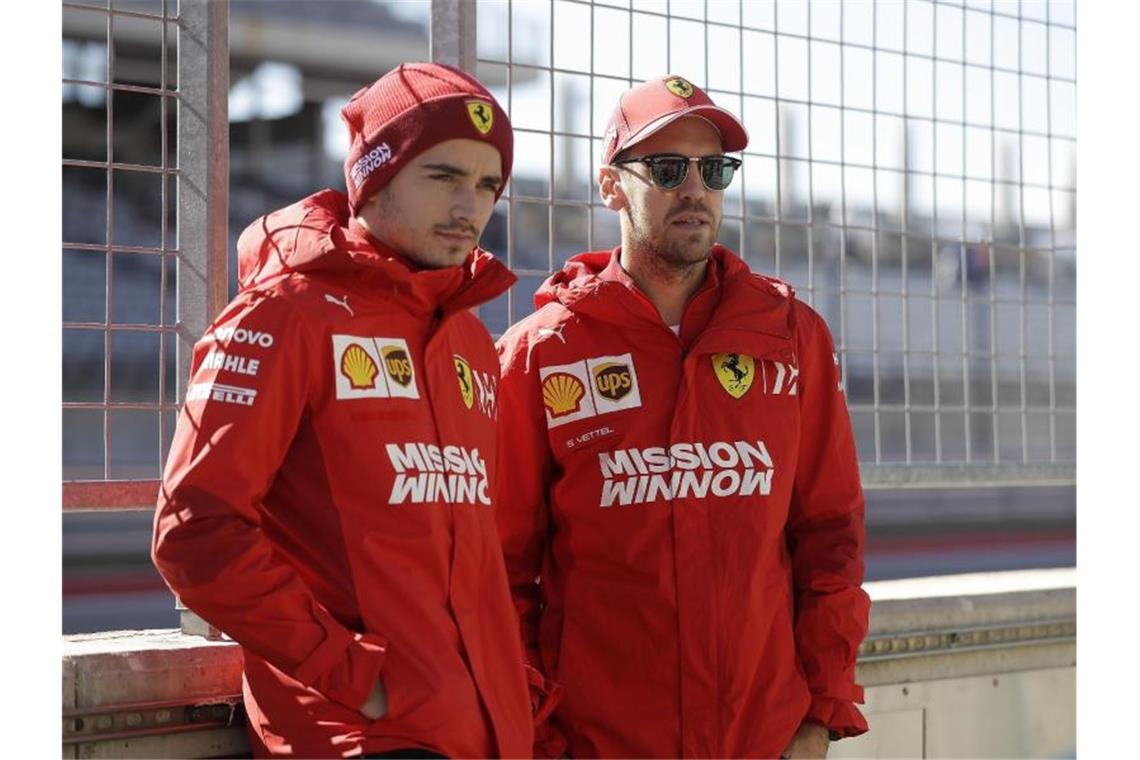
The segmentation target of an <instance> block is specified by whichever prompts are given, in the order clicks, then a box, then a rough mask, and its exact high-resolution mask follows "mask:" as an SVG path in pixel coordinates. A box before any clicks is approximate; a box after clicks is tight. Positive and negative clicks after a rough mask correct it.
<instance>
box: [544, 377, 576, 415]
mask: <svg viewBox="0 0 1140 760" xmlns="http://www.w3.org/2000/svg"><path fill="white" fill-rule="evenodd" d="M585 395H586V389H585V388H583V387H582V382H581V380H579V379H578V378H577V377H575V376H574V375H571V374H568V373H566V372H552V373H551V374H549V375H547V377H546V379H545V380H543V381H542V403H543V404H544V405H545V406H546V409H547V411H548V412H549V413H550V416H551V417H554V418H558V417H565V416H566V415H570V414H574V413H575V412H579V411H581V409H582V397H583V396H585Z"/></svg>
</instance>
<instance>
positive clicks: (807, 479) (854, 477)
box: [787, 302, 871, 736]
mask: <svg viewBox="0 0 1140 760" xmlns="http://www.w3.org/2000/svg"><path fill="white" fill-rule="evenodd" d="M796 309H797V310H796V314H797V328H796V332H797V336H796V338H797V340H796V342H797V363H798V364H799V368H800V379H799V384H798V395H799V397H800V399H799V403H800V419H801V433H800V450H799V462H798V465H797V468H796V479H795V487H794V490H793V494H792V502H791V507H790V511H789V515H788V525H787V540H788V548H789V551H790V554H791V559H792V571H793V574H794V587H795V599H796V617H795V637H796V650H797V654H798V655H799V659H800V663H801V665H802V666H803V669H804V673H805V674H806V676H807V679H808V685H809V687H810V689H811V692H812V703H811V708H810V710H809V712H808V715H807V719H808V720H814V721H816V722H818V723H821V724H823V725H824V726H826V727H827V728H829V729H831V730H833V731H836V732H838V733H839V735H840V736H857V735H859V734H861V733H864V732H865V731H866V730H867V721H866V719H864V717H863V715H862V713H860V711H859V709H858V708H857V707H855V703H856V702H859V703H862V701H863V689H862V687H860V686H859V685H858V684H856V683H855V660H856V655H857V652H858V649H859V644H860V643H862V641H863V638H864V637H865V636H866V635H867V626H868V621H869V616H870V609H871V602H870V599H869V597H868V596H867V594H866V592H864V591H863V589H862V587H861V586H862V583H863V547H864V543H865V532H864V527H863V489H862V486H861V485H860V481H859V463H858V459H857V458H856V453H855V442H854V439H853V436H852V433H851V421H850V418H849V417H848V414H847V403H846V401H845V399H844V396H843V390H842V388H841V386H840V372H839V367H838V363H837V361H836V355H835V348H834V346H833V344H832V340H831V334H830V333H829V332H828V329H827V325H826V324H825V323H824V322H823V320H822V319H821V318H820V317H819V316H818V315H817V314H816V313H815V312H813V311H811V310H810V309H809V308H807V307H806V306H805V305H804V304H802V303H799V302H797V303H796Z"/></svg>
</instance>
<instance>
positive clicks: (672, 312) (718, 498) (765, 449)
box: [497, 76, 869, 757]
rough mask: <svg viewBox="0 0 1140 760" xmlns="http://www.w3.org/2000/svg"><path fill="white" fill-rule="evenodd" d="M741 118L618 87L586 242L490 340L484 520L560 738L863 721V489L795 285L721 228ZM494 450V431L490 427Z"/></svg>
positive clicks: (683, 739) (683, 742)
mask: <svg viewBox="0 0 1140 760" xmlns="http://www.w3.org/2000/svg"><path fill="white" fill-rule="evenodd" d="M747 142H748V136H747V134H746V133H745V130H744V128H743V126H742V125H741V124H740V122H739V121H738V120H737V119H736V118H735V117H734V116H733V115H732V114H730V113H729V112H728V111H725V110H723V109H721V108H718V107H717V106H716V105H715V104H714V103H713V102H712V100H711V99H710V98H709V97H708V96H707V95H706V94H705V93H704V92H702V91H701V90H700V89H699V88H697V87H696V86H694V85H693V84H692V83H690V82H689V81H687V80H685V79H684V78H682V77H678V76H670V77H662V78H660V79H655V80H652V81H649V82H646V83H644V84H641V85H638V86H636V87H634V88H632V89H630V90H628V91H627V92H625V93H624V94H623V95H622V97H621V99H620V100H619V102H618V105H617V108H616V109H615V110H614V113H613V116H612V117H611V119H610V123H609V128H608V129H607V131H606V133H605V137H604V139H603V150H604V155H603V156H602V167H601V169H600V170H599V172H598V181H599V185H600V190H601V197H602V200H603V201H604V203H605V205H606V207H607V208H610V209H612V210H614V211H616V212H618V213H619V214H620V217H621V245H620V246H619V247H617V248H615V249H614V250H612V251H598V252H591V253H582V254H579V255H577V256H574V257H573V258H571V259H570V260H569V261H568V262H567V263H566V265H565V267H564V268H563V269H562V271H560V272H557V273H555V274H554V275H553V276H551V277H550V278H549V279H548V280H547V281H546V283H545V284H544V285H543V286H542V287H541V288H540V289H539V291H538V293H537V294H536V295H535V305H536V307H537V311H536V312H535V313H534V314H532V315H531V316H529V317H527V318H526V319H523V320H522V321H521V322H519V323H518V324H516V325H514V326H513V327H512V328H511V329H510V330H509V331H508V332H507V333H506V334H505V335H504V336H503V338H502V339H501V340H500V342H499V354H500V361H501V364H502V371H503V378H502V383H501V385H500V389H499V403H500V410H501V413H502V415H503V423H504V424H503V427H502V433H501V435H503V436H505V438H504V440H507V441H509V442H510V445H511V455H510V456H511V459H512V463H513V467H512V470H511V472H510V474H509V476H508V477H507V478H505V479H504V480H503V484H502V487H501V491H500V495H499V498H500V502H499V506H498V512H497V517H498V520H499V530H500V533H501V535H502V537H503V545H504V552H505V555H506V562H507V574H508V576H509V577H510V581H511V587H512V593H513V594H514V597H515V604H516V607H517V608H518V610H519V614H520V617H521V620H522V627H523V638H524V644H525V645H526V648H527V657H528V660H529V661H530V663H531V664H532V665H533V666H534V667H535V668H537V669H538V670H539V671H541V673H542V675H543V676H545V678H546V679H548V682H551V683H557V684H559V685H560V687H561V690H562V695H561V700H560V701H559V702H558V705H557V707H556V709H555V710H554V712H553V715H552V717H551V719H549V720H547V721H545V722H544V723H543V724H541V725H539V726H538V727H537V728H536V754H537V755H539V756H544V757H557V756H560V755H562V754H563V753H567V752H568V753H569V755H570V756H571V757H597V756H601V757H776V756H783V757H823V756H825V755H826V752H827V746H828V741H829V739H830V738H839V737H841V736H853V735H857V734H860V733H863V732H864V731H866V730H867V724H866V721H865V720H864V718H863V716H862V715H861V714H860V712H859V709H858V708H857V707H856V706H855V703H856V702H861V701H862V690H861V689H860V687H859V686H858V685H857V684H856V683H855V655H856V651H857V649H858V647H859V644H860V642H861V641H862V639H863V637H864V636H865V634H866V630H867V623H868V612H869V601H868V597H867V595H866V594H865V593H864V592H863V591H862V589H861V588H860V584H861V583H862V579H863V543H864V530H863V497H862V491H861V487H860V482H859V469H858V465H857V462H856V458H855V447H854V444H853V440H852V435H851V426H850V422H849V420H848V416H847V408H846V404H845V401H844V397H843V392H842V388H841V386H840V377H839V369H838V362H837V361H836V359H835V353H834V348H833V346H832V341H831V336H830V334H829V332H828V329H827V326H826V325H825V324H824V322H823V320H822V319H821V318H820V317H819V315H817V314H816V313H815V312H814V311H813V310H812V309H811V308H809V307H808V306H807V305H806V304H805V303H803V302H802V301H800V300H798V299H796V298H795V296H794V294H793V292H792V289H791V288H790V287H789V286H788V285H787V284H785V283H783V282H781V281H779V280H776V279H774V278H771V277H765V276H762V275H758V274H753V273H752V272H750V271H749V269H748V267H747V265H746V264H745V263H744V262H743V261H742V260H741V259H740V258H738V257H737V256H736V255H735V254H733V253H732V252H731V251H729V250H728V249H726V248H724V247H723V246H721V245H719V244H717V243H716V238H717V232H718V229H719V227H720V221H721V213H722V203H723V196H724V192H723V191H724V189H725V188H726V187H727V186H728V184H729V183H730V182H731V180H732V178H733V174H734V172H735V170H736V169H737V168H739V166H740V161H739V160H738V159H736V158H733V157H730V156H726V155H723V153H724V152H725V151H729V152H731V151H740V150H743V149H744V147H745V146H746V144H747ZM500 448H502V446H500Z"/></svg>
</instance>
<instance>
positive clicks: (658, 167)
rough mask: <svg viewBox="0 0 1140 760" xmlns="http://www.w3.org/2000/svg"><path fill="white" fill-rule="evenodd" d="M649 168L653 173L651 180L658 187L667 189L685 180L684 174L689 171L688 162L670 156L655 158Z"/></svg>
mask: <svg viewBox="0 0 1140 760" xmlns="http://www.w3.org/2000/svg"><path fill="white" fill-rule="evenodd" d="M649 168H650V171H651V172H652V173H653V182H654V183H656V185H657V186H658V187H661V188H664V189H666V190H669V189H671V188H674V187H677V186H678V185H680V184H681V183H682V182H684V181H685V175H686V174H688V173H689V162H688V160H686V159H684V158H673V157H671V156H670V157H663V158H655V159H654V160H653V163H651V164H650V165H649Z"/></svg>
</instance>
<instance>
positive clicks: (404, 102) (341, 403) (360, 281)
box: [153, 64, 533, 757]
mask: <svg viewBox="0 0 1140 760" xmlns="http://www.w3.org/2000/svg"><path fill="white" fill-rule="evenodd" d="M341 116H342V117H343V119H344V122H345V124H346V125H347V126H348V131H349V135H350V137H351V147H350V149H349V155H348V159H347V160H346V161H345V176H346V180H347V184H348V193H347V195H345V194H344V193H341V192H337V191H334V190H324V191H322V192H319V193H316V194H315V195H312V196H310V197H308V198H305V199H304V200H302V201H299V202H298V203H296V204H294V205H292V206H289V207H288V208H285V209H282V210H279V211H276V212H274V213H272V214H269V215H267V216H265V217H262V218H261V219H258V220H257V221H256V222H254V223H253V224H251V225H250V226H249V227H248V228H247V229H246V230H245V232H244V233H242V236H241V239H240V240H239V242H238V258H239V280H240V292H239V294H238V296H237V297H236V298H235V299H234V300H233V301H232V302H231V303H230V304H229V306H227V307H226V309H225V310H224V311H223V312H222V314H221V315H220V316H219V317H218V318H217V320H216V321H215V322H214V323H213V325H212V326H211V327H210V329H209V330H208V331H207V333H206V335H205V336H204V337H203V338H202V340H201V341H200V342H199V343H198V344H197V345H196V346H195V350H194V358H193V370H192V378H191V381H190V384H189V387H188V389H187V393H186V398H185V405H184V407H183V410H182V415H181V417H180V419H179V423H178V427H177V430H176V432H175V436H174V442H173V445H172V447H171V451H170V457H169V459H168V461H167V466H166V472H165V475H164V478H163V483H162V489H161V494H160V496H159V501H158V512H157V514H156V516H155V529H154V545H153V557H154V561H155V564H156V565H157V567H158V568H159V570H160V572H161V573H162V575H163V577H164V578H165V579H166V581H167V583H168V584H169V585H170V588H171V589H172V590H173V591H174V592H175V593H176V594H178V596H179V597H180V598H181V600H182V601H183V602H184V603H185V604H186V606H187V607H189V608H190V609H192V610H194V611H195V612H197V613H198V614H199V615H201V616H202V617H203V618H205V619H206V620H207V621H209V622H210V623H212V624H213V625H214V626H216V627H217V628H219V629H221V630H222V631H224V632H225V633H227V634H228V635H229V636H230V637H231V638H233V639H234V640H235V641H237V642H238V643H240V644H241V646H242V649H243V651H244V655H245V668H244V679H243V690H244V697H245V705H246V712H247V714H248V718H249V726H250V729H251V730H250V736H251V743H252V745H253V750H254V754H255V755H256V756H258V757H358V756H373V757H383V756H399V757H408V756H411V757H443V756H447V757H490V756H509V757H521V756H524V755H529V754H530V752H531V745H532V736H533V718H532V711H531V707H530V703H529V698H528V694H527V676H526V674H525V672H524V667H523V662H522V646H521V642H520V640H519V634H518V621H517V618H516V617H515V614H514V610H513V608H512V606H511V599H510V593H509V590H508V586H507V579H506V574H505V571H504V566H503V560H502V554H501V551H500V548H499V542H498V535H497V532H496V528H495V520H494V515H493V512H492V508H493V507H494V506H495V492H494V489H493V487H492V486H493V485H494V476H495V471H496V467H497V461H498V456H497V454H496V426H497V418H498V406H497V387H498V363H497V360H496V356H495V351H494V346H493V344H492V343H491V339H490V336H489V335H488V334H487V331H486V329H485V328H484V327H483V326H482V324H481V323H480V322H479V320H478V319H477V318H476V317H475V316H474V315H473V314H472V313H471V308H472V307H474V306H477V305H478V304H480V303H483V302H485V301H487V300H489V299H492V298H494V297H496V296H498V295H499V294H500V293H502V292H503V291H505V290H506V289H507V288H508V287H509V286H510V285H511V284H512V283H513V282H514V281H515V278H514V276H513V275H512V274H511V273H510V272H509V271H508V270H507V269H506V268H505V267H504V266H503V265H501V264H500V263H499V262H498V261H497V260H496V259H495V258H494V257H493V256H492V255H491V254H489V253H487V252H486V251H483V250H481V249H480V248H479V247H478V246H477V245H476V243H477V241H478V239H479V236H480V235H481V234H482V232H483V228H484V227H485V226H486V224H487V221H488V219H489V218H490V216H491V213H492V209H493V206H494V204H495V200H496V199H497V198H498V197H499V194H500V193H501V192H502V190H503V186H504V185H505V184H506V182H507V177H508V175H509V173H510V170H511V159H512V146H513V138H512V133H511V126H510V123H509V122H508V120H507V116H506V114H505V113H504V112H503V110H502V109H501V108H500V106H499V104H498V103H497V102H496V101H495V99H494V98H493V97H492V96H491V94H490V93H489V92H488V91H487V90H486V88H484V87H483V86H482V85H481V84H479V82H477V81H476V80H475V79H474V78H473V77H471V76H469V75H467V74H465V73H463V72H461V71H459V70H457V69H453V68H451V67H448V66H440V65H435V64H404V65H401V66H399V67H398V68H396V69H394V70H393V71H391V72H389V73H388V74H386V75H385V76H383V77H382V78H381V79H379V80H378V81H377V82H376V83H374V84H373V85H372V86H370V87H367V88H365V89H362V90H361V91H359V92H358V93H356V95H354V96H353V98H352V100H351V102H349V103H348V105H346V106H345V108H344V110H343V111H342V112H341Z"/></svg>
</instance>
